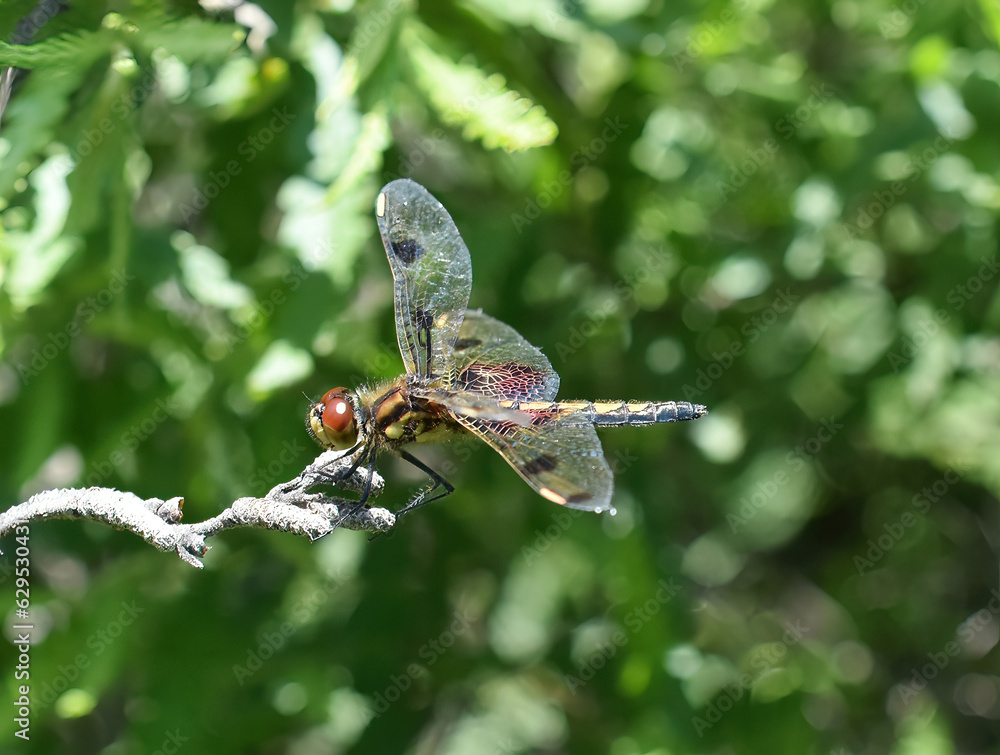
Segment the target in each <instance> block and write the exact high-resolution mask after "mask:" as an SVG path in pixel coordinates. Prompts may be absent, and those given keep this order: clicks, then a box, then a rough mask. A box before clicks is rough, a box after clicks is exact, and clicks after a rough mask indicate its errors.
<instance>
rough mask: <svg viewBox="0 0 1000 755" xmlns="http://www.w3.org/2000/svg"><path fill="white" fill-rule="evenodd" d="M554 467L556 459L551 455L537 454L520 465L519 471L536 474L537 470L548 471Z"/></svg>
mask: <svg viewBox="0 0 1000 755" xmlns="http://www.w3.org/2000/svg"><path fill="white" fill-rule="evenodd" d="M555 468H556V460H555V459H553V458H552V457H551V456H537V457H535V458H534V459H532V460H531V461H529V462H528V463H527V464H525V465H524V466H523V467H521V471H522V472H524V473H525V474H538V473H539V472H550V471H552V470H553V469H555Z"/></svg>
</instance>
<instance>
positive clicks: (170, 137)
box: [0, 0, 1000, 755]
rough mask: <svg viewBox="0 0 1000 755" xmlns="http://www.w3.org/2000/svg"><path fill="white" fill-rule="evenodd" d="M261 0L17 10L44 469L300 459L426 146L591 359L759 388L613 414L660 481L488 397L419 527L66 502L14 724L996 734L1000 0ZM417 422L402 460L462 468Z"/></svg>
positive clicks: (26, 452)
mask: <svg viewBox="0 0 1000 755" xmlns="http://www.w3.org/2000/svg"><path fill="white" fill-rule="evenodd" d="M33 5H34V4H33V3H28V2H6V3H3V4H2V5H0V39H4V40H11V39H13V38H14V37H13V36H12V35H13V34H14V31H15V27H16V25H17V22H18V20H19V19H21V18H23V17H25V16H27V15H28V14H29V13H30V12H31V10H32V7H33ZM254 7H255V6H242V7H241V8H239V9H237V10H236V11H235V15H234V12H232V11H228V12H223V11H220V12H218V13H215V12H208V11H205V10H203V9H201V8H200V7H199V6H197V5H196V4H195V3H158V2H147V3H140V2H136V3H132V4H129V3H108V4H104V3H74V4H73V8H71V9H70V10H68V11H66V12H65V13H62V14H60V15H57V16H56V17H54V18H52V19H51V20H48V21H47V22H46V23H44V24H39V28H38V29H37V30H34V31H35V33H34V43H35V44H33V45H31V46H28V47H17V46H11V45H8V44H3V45H2V46H0V63H6V64H15V65H18V66H20V67H21V68H23V69H31V70H30V73H28V74H27V75H23V76H22V77H20V78H19V81H18V84H17V87H16V89H15V92H14V96H13V98H12V100H11V102H10V104H9V107H8V109H7V112H6V113H5V115H4V121H3V126H2V130H0V218H2V226H0V234H2V235H0V359H2V361H0V428H2V432H0V499H2V503H3V507H4V508H6V507H8V506H10V505H13V504H15V503H17V502H19V501H23V500H26V499H27V497H28V496H30V495H31V494H32V493H34V492H37V491H38V490H42V489H46V488H52V487H60V486H86V485H106V486H112V487H117V488H119V489H122V490H129V491H132V492H134V493H136V494H138V495H140V496H144V497H148V496H156V497H161V498H168V497H171V496H176V495H180V496H183V497H184V498H185V501H186V503H185V510H184V515H185V520H186V521H199V520H201V519H204V518H207V517H210V516H212V515H214V514H216V513H217V512H219V511H221V510H222V509H223V508H225V507H226V506H227V505H228V504H229V503H231V502H232V501H233V500H234V499H236V498H237V497H240V496H246V495H262V494H264V493H265V492H266V491H267V490H268V489H269V488H270V487H271V486H272V485H274V484H275V483H277V482H280V481H282V480H286V479H290V478H291V477H293V476H294V475H295V474H296V473H297V472H298V471H299V470H300V469H301V468H302V467H303V466H305V464H307V463H308V462H309V461H310V460H311V459H312V458H313V456H314V455H315V453H316V452H317V450H318V449H317V448H316V447H315V446H314V445H312V443H311V441H310V440H309V439H308V437H307V436H306V434H305V431H304V428H303V418H304V415H305V411H306V407H307V406H308V402H307V400H306V399H304V398H303V395H302V394H303V392H304V393H306V394H307V395H309V396H313V397H315V396H318V395H321V394H322V393H323V392H325V391H326V390H328V389H329V388H331V387H333V386H336V385H347V386H353V385H355V384H357V383H361V382H365V381H374V380H379V379H384V378H392V377H395V376H397V375H398V374H399V373H400V372H401V370H402V364H401V360H400V358H399V354H398V350H397V347H396V342H395V333H394V328H393V314H392V286H391V277H390V272H389V267H388V264H387V262H386V260H385V256H384V252H383V251H382V249H381V244H380V243H379V241H378V238H377V236H378V234H377V232H376V227H375V222H374V200H375V197H376V195H377V193H378V190H379V188H380V187H381V186H382V185H383V184H384V183H386V182H387V181H389V180H392V179H394V178H397V177H400V176H409V177H412V178H414V179H415V180H417V181H419V182H420V183H421V184H423V185H425V186H426V187H427V188H428V189H429V190H430V191H431V192H432V193H433V194H434V195H435V196H437V197H438V199H440V200H441V201H442V202H443V204H444V205H445V207H447V208H448V210H449V211H450V212H451V213H452V215H453V217H454V219H455V222H456V224H457V226H458V228H459V229H460V230H461V232H462V234H463V237H464V238H465V240H466V242H467V244H468V246H469V249H470V251H471V256H472V267H473V272H474V280H473V293H472V301H471V306H473V307H482V308H483V309H484V310H485V311H487V312H488V313H490V314H491V315H493V316H494V317H497V318H499V319H501V320H503V321H505V322H508V323H510V324H511V325H512V326H514V327H515V328H516V329H517V330H518V331H520V332H521V333H522V334H523V335H524V336H525V337H526V338H527V339H528V340H530V341H531V342H532V343H534V344H536V345H538V346H539V347H541V348H542V349H543V350H544V351H545V352H546V354H548V355H549V357H550V359H551V360H552V363H553V365H554V366H555V368H556V369H557V370H558V371H559V373H560V374H561V376H562V389H561V393H560V395H561V396H562V397H564V398H589V399H637V400H639V399H664V400H666V399H676V400H684V399H686V400H691V401H696V402H698V403H704V404H706V405H708V406H709V408H710V409H711V414H710V415H709V416H708V417H706V418H704V419H701V420H699V421H698V422H695V423H691V424H686V425H683V426H681V425H678V426H657V427H649V428H628V429H620V430H609V431H607V432H602V440H603V442H604V448H605V452H606V455H607V457H608V459H609V460H610V461H611V463H612V466H613V467H614V468H615V471H616V473H617V479H616V499H615V503H616V506H617V508H618V515H617V516H615V517H608V516H603V517H599V516H593V515H589V514H576V515H574V514H572V513H567V512H565V511H563V510H561V509H559V508H558V507H556V506H553V505H552V504H550V503H548V502H547V501H545V500H543V499H542V498H541V497H539V496H537V495H536V494H535V493H533V492H532V491H531V490H530V489H529V488H528V487H527V486H526V485H524V484H523V483H522V482H521V481H520V480H519V479H518V478H517V476H516V475H515V474H514V473H513V471H512V470H510V469H509V468H508V466H507V465H506V464H505V463H504V462H503V461H502V460H501V459H500V458H499V457H497V456H496V454H494V453H493V452H492V451H490V450H489V449H488V448H486V447H485V446H482V448H478V447H475V446H469V445H459V446H458V447H457V448H454V449H452V450H451V451H449V450H448V449H447V448H428V449H423V455H422V458H423V459H424V460H425V461H426V462H427V463H429V464H431V465H433V466H434V467H435V468H437V469H439V470H442V471H444V472H445V473H446V474H447V476H448V477H449V479H450V480H451V481H452V482H453V483H454V484H455V485H456V487H457V491H456V492H455V493H454V494H453V495H452V496H450V497H449V498H448V499H447V500H445V501H442V502H440V503H436V504H433V505H430V506H428V507H426V508H424V509H422V510H420V511H419V512H417V513H415V514H413V515H412V516H409V517H408V518H407V519H404V520H403V522H402V523H401V525H400V526H399V527H398V528H397V530H396V531H395V532H394V533H393V534H392V535H391V536H384V537H381V538H378V539H376V540H374V541H369V540H368V537H367V536H366V535H365V534H364V533H356V532H347V531H338V532H335V533H334V534H332V535H331V536H329V537H327V538H325V539H323V540H321V541H319V542H316V543H313V544H310V543H309V542H307V541H306V540H304V539H301V538H296V537H293V536H291V535H287V534H282V533H275V532H265V531H247V530H243V531H232V532H227V533H224V534H223V535H221V536H219V537H216V538H213V539H212V540H211V541H210V543H211V545H212V546H213V547H212V550H211V551H210V552H209V554H208V556H207V558H206V566H205V569H203V570H195V569H193V568H191V567H190V566H188V565H186V564H184V563H182V562H181V561H180V560H179V559H177V558H176V557H175V556H173V555H170V554H164V553H160V552H158V551H155V550H153V549H152V548H151V547H150V546H148V545H146V544H145V543H143V542H142V541H141V540H140V539H138V538H137V537H135V536H134V535H131V534H128V533H121V532H116V531H113V530H111V529H110V528H108V527H104V526H101V525H97V524H94V523H90V522H78V521H76V522H74V521H48V522H42V523H36V524H34V525H32V526H31V530H30V533H31V534H30V549H31V616H32V619H33V621H34V622H35V624H36V630H35V635H34V637H35V644H34V645H33V646H32V648H31V669H30V670H31V679H30V683H31V688H32V692H31V695H32V700H33V708H32V728H31V741H30V744H29V745H21V743H20V740H17V739H15V738H14V737H13V730H14V724H13V722H12V718H13V712H12V710H13V705H10V704H6V705H4V706H2V707H3V710H4V711H5V713H4V714H3V716H0V738H2V739H0V741H2V743H3V744H2V745H0V749H2V750H4V751H6V750H7V749H8V748H9V749H11V750H12V751H17V750H20V749H25V748H30V749H32V750H33V751H37V752H65V753H92V752H93V753H96V752H103V753H147V752H156V751H160V752H165V753H166V752H263V753H286V752H287V753H296V754H297V755H304V754H307V753H338V752H348V751H349V752H380V753H382V752H408V753H431V752H444V753H463V754H470V753H471V754H474V753H488V754H490V755H492V754H494V753H524V752H532V753H562V752H566V753H614V755H632V753H795V754H796V755H799V754H801V753H837V754H840V753H844V754H846V753H899V754H904V753H905V754H906V755H911V754H912V755H925V754H926V755H936V754H938V753H986V752H996V751H997V748H998V746H1000V736H998V733H997V732H998V729H1000V724H998V719H1000V673H998V663H997V652H998V651H997V649H996V644H997V636H998V627H1000V616H998V614H1000V597H998V596H1000V593H997V592H996V591H997V589H998V583H997V580H998V568H997V549H998V548H1000V516H998V511H997V501H996V495H997V491H998V490H1000V339H998V337H997V332H996V331H997V325H998V322H1000V302H998V298H997V280H998V275H997V273H998V270H1000V268H998V265H997V262H996V252H997V209H998V207H1000V186H998V172H1000V142H998V140H997V138H996V135H997V131H996V128H997V121H998V116H1000V93H998V83H1000V52H998V49H997V33H998V31H1000V10H998V8H997V6H996V4H995V3H994V2H991V1H990V0H982V1H981V2H980V3H978V4H977V3H975V2H968V3H952V2H943V3H931V2H921V1H920V0H907V2H905V3H893V2H889V1H888V0H876V1H875V2H860V1H859V0H858V1H854V0H838V1H837V2H823V1H815V0H813V1H809V2H802V3H792V2H788V1H787V0H785V1H784V2H767V0H737V1H736V2H732V3H725V2H708V3H703V2H699V3H665V2H658V1H656V0H652V1H644V0H629V1H628V2H611V0H593V1H592V2H574V1H573V0H565V1H564V2H534V1H532V2H528V1H527V0H525V1H524V2H514V3H493V2H483V1H481V0H468V1H467V2H464V3H461V4H452V3H445V2H423V3H421V4H420V6H419V7H417V6H416V4H415V3H412V2H402V0H398V1H397V0H392V1H391V2H388V3H377V2H372V3H363V4H358V5H355V4H353V3H351V2H350V0H330V1H329V2H325V3H324V2H312V3H310V2H297V3H279V2H261V3H260V6H259V8H260V9H262V10H263V11H264V12H266V14H269V17H270V19H272V20H273V26H269V24H268V16H267V15H264V14H261V13H256V12H255V11H254ZM271 32H273V33H271ZM379 468H380V470H381V471H382V473H383V474H384V475H385V477H386V480H387V488H386V491H385V493H384V494H383V495H382V496H381V497H380V498H379V499H378V501H377V502H378V504H379V505H385V506H388V507H390V508H397V507H398V506H400V505H402V504H403V503H404V502H405V501H406V500H407V499H408V497H409V495H411V493H412V492H413V491H414V490H416V489H417V488H418V487H419V486H420V485H421V484H422V479H421V478H420V476H419V475H417V474H415V472H414V470H412V469H411V468H407V467H406V465H403V464H400V463H398V462H396V461H394V460H393V459H391V458H387V459H383V460H382V462H381V464H380V467H379ZM15 545H16V543H15V542H14V540H13V538H12V537H11V536H7V537H5V538H4V541H3V547H4V551H5V556H4V557H3V558H2V559H0V567H2V568H0V572H2V573H0V580H2V586H3V590H2V594H3V595H4V598H3V601H4V603H0V605H3V608H2V610H3V613H4V614H5V616H6V617H7V622H6V625H7V627H8V630H7V634H8V637H10V636H11V631H10V629H9V627H10V625H11V624H12V623H13V622H14V614H13V610H14V599H15V595H14V576H13V558H12V549H13V548H14V547H15ZM0 656H2V658H3V678H4V682H5V684H4V690H5V695H4V697H5V701H6V700H13V699H14V697H15V692H14V685H15V679H14V665H15V663H16V659H17V653H16V650H15V648H14V647H13V645H5V646H4V647H3V650H2V652H0Z"/></svg>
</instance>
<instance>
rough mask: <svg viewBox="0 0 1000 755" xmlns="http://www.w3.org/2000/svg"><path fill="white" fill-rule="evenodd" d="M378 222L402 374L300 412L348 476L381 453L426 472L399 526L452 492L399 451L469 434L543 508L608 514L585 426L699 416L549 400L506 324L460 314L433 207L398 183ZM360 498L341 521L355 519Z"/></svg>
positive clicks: (626, 404)
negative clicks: (343, 460) (427, 481)
mask: <svg viewBox="0 0 1000 755" xmlns="http://www.w3.org/2000/svg"><path fill="white" fill-rule="evenodd" d="M376 214H377V216H378V218H377V219H378V227H379V231H380V232H381V234H382V242H383V244H384V245H385V251H386V254H387V255H388V257H389V265H390V266H391V267H392V276H393V279H394V281H395V308H396V336H397V340H398V341H399V350H400V352H401V354H402V356H403V363H404V364H405V366H406V374H405V375H403V376H401V377H399V378H397V379H396V380H392V381H390V382H387V383H381V384H378V385H373V386H366V387H361V388H359V389H358V390H356V391H349V390H347V389H346V388H334V389H333V390H331V391H328V392H327V393H326V394H325V395H324V396H323V398H322V399H320V400H319V401H318V402H316V403H314V404H312V406H311V407H310V408H309V412H308V414H307V416H306V426H307V428H308V429H309V432H310V434H312V436H313V437H314V438H315V439H316V440H317V441H318V442H319V444H320V445H322V446H324V447H325V448H330V449H337V450H345V451H347V452H348V453H350V454H355V458H354V460H353V466H352V467H351V469H350V470H349V471H348V475H347V476H350V475H351V474H353V473H354V471H355V470H357V469H358V468H359V467H362V466H363V467H366V468H367V469H368V471H369V475H368V479H369V481H370V480H371V474H370V472H371V469H372V467H373V465H374V460H375V457H376V456H378V455H379V454H380V453H382V452H384V451H389V452H393V453H396V454H398V455H400V456H401V457H402V458H403V459H405V460H406V461H408V462H410V463H411V464H413V465H415V466H416V467H418V468H419V469H421V470H422V471H423V472H424V473H426V474H427V475H428V476H429V477H430V478H431V480H432V481H433V485H432V486H430V487H428V488H427V489H426V490H424V491H421V492H420V493H419V494H418V495H417V496H416V497H415V498H414V499H413V500H411V501H410V503H408V504H407V505H406V506H405V507H404V508H403V509H402V510H401V511H400V512H398V514H397V516H399V515H401V514H402V513H404V512H406V511H409V510H411V509H413V508H415V507H416V506H419V505H422V504H424V503H427V502H429V501H432V500H436V499H438V498H442V497H444V496H446V495H448V494H449V493H451V492H453V490H454V488H453V487H452V485H451V484H450V483H449V482H448V481H447V480H445V479H444V478H443V477H441V476H440V475H438V474H437V473H436V472H435V471H434V470H432V469H431V468H430V467H428V466H426V465H425V464H424V463H423V462H421V461H420V460H419V459H417V458H416V457H414V456H412V455H411V454H409V453H408V452H407V451H406V450H405V448H404V446H406V445H407V444H409V443H422V442H427V441H443V440H447V439H449V438H450V437H454V436H456V435H457V434H471V435H473V436H476V437H478V438H480V439H481V440H483V441H485V442H486V443H488V444H489V445H490V446H492V447H493V448H494V449H495V450H496V451H497V452H498V453H499V454H500V455H501V456H503V458H504V459H505V460H506V461H507V463H508V464H510V465H511V466H512V467H513V468H514V471H516V472H517V473H518V474H519V475H520V476H521V477H522V478H523V479H524V481H525V482H527V483H528V484H529V485H530V486H531V487H533V488H534V489H535V490H536V491H537V492H538V493H539V494H541V495H542V496H543V497H544V498H547V499H548V500H550V501H552V502H553V503H557V504H560V505H563V506H568V507H570V508H574V509H583V510H587V511H594V512H602V511H609V510H610V511H612V512H613V511H614V510H613V509H612V507H611V497H612V493H613V487H614V485H613V479H612V475H611V469H610V468H609V467H608V463H607V461H606V460H605V458H604V453H603V451H602V450H601V442H600V441H599V440H598V438H597V433H596V432H595V430H594V427H595V425H600V426H612V427H619V426H624V425H651V424H654V423H658V422H679V421H681V420H692V419H698V417H701V416H703V415H704V414H706V413H707V409H705V407H704V406H701V405H700V404H690V403H688V402H686V401H676V402H675V401H644V402H633V401H601V402H591V401H556V392H557V390H558V389H559V375H558V374H556V371H555V370H554V369H552V365H551V364H550V363H549V360H548V359H546V358H545V356H544V355H543V354H542V352H541V351H539V350H538V349H537V348H535V347H534V346H532V345H531V344H530V343H528V342H527V341H526V340H525V339H524V338H522V337H521V336H520V335H519V334H518V333H517V331H515V330H514V329H513V328H512V327H510V326H509V325H505V324H504V323H502V322H500V321H498V320H494V319H493V318H492V317H490V316H489V315H485V314H483V313H482V312H481V311H480V310H467V309H466V305H467V304H468V301H469V294H470V292H471V290H472V265H471V262H470V260H469V250H468V249H467V248H466V246H465V242H464V241H462V237H461V236H460V235H459V233H458V229H457V228H456V227H455V223H454V222H453V221H452V219H451V216H450V215H449V214H448V212H447V210H445V209H444V207H443V206H442V205H441V203H440V202H438V201H437V200H436V199H435V198H434V197H433V196H431V194H430V193H429V192H428V191H427V190H426V189H425V188H424V187H422V186H420V185H419V184H417V183H415V182H413V181H410V180H409V179H400V180H397V181H393V182H392V183H389V184H387V185H386V186H385V187H384V188H383V189H382V192H381V193H380V194H379V195H378V201H377V204H376ZM369 484H370V483H369ZM435 491H437V493H436V495H435ZM369 493H370V488H369V489H366V490H365V491H364V493H363V494H362V496H361V500H360V501H359V502H358V503H357V505H356V507H355V509H354V511H353V512H350V513H356V512H357V511H360V509H361V508H362V507H363V506H364V505H365V502H366V500H367V498H368V494H369ZM348 515H350V514H348Z"/></svg>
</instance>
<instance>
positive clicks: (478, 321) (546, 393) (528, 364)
mask: <svg viewBox="0 0 1000 755" xmlns="http://www.w3.org/2000/svg"><path fill="white" fill-rule="evenodd" d="M450 385H451V387H453V388H455V389H456V390H461V391H466V392H468V393H475V394H479V395H481V396H490V397H492V398H494V399H495V400H497V401H502V400H504V399H510V400H514V401H554V400H555V397H556V393H558V391H559V375H558V374H556V371H555V370H553V369H552V365H551V364H550V363H549V360H548V359H546V357H545V355H544V354H543V353H542V352H541V351H539V350H538V349H537V348H535V347H534V346H532V345H531V344H530V343H528V342H527V341H526V340H524V338H522V337H521V335H520V334H519V333H518V332H517V331H516V330H514V329H513V328H512V327H510V325H506V324H504V323H502V322H500V321H499V320H494V319H493V318H492V317H490V316H489V315H484V314H483V313H482V312H481V311H480V310H478V309H470V310H469V311H468V312H466V313H465V321H464V322H463V323H462V329H461V331H459V334H458V340H457V341H456V342H455V347H454V362H453V364H452V376H451V380H450Z"/></svg>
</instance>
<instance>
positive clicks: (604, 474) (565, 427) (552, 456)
mask: <svg viewBox="0 0 1000 755" xmlns="http://www.w3.org/2000/svg"><path fill="white" fill-rule="evenodd" d="M456 419H457V420H458V422H460V423H461V424H462V425H463V426H464V427H465V428H466V429H468V430H470V431H472V432H473V433H475V434H476V435H478V436H479V437H481V438H482V439H483V440H485V441H486V442H487V443H489V444H490V445H491V446H492V447H493V448H494V449H496V450H497V451H498V452H499V453H500V455H501V456H503V458H504V459H506V460H507V463H508V464H510V465H511V466H512V467H513V468H514V471H516V472H517V473H518V474H519V475H521V477H522V478H523V479H524V481H525V482H527V483H528V484H529V485H530V486H531V487H533V488H534V489H535V490H536V491H538V493H539V494H541V495H542V496H544V497H545V498H547V499H549V500H550V501H552V502H553V503H558V504H560V505H562V506H567V507H569V508H572V509H581V510H584V511H595V512H600V511H608V510H610V509H611V497H612V494H613V493H614V478H613V477H612V475H611V468H610V467H609V466H608V462H607V461H606V460H605V458H604V451H603V450H602V449H601V442H600V440H598V438H597V432H596V431H595V430H594V426H593V425H592V424H591V423H590V422H589V421H587V420H586V418H585V417H574V416H572V415H569V416H562V415H560V416H559V417H558V418H553V417H549V416H546V415H543V414H535V415H533V420H532V424H530V425H528V426H523V425H515V424H513V423H508V422H493V421H490V420H484V419H474V418H470V417H463V416H456Z"/></svg>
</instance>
